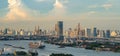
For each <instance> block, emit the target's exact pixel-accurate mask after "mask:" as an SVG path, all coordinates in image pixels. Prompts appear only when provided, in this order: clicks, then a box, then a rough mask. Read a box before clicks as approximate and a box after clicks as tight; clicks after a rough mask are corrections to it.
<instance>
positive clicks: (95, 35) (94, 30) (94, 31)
mask: <svg viewBox="0 0 120 56" xmlns="http://www.w3.org/2000/svg"><path fill="white" fill-rule="evenodd" d="M92 36H93V37H97V28H96V27H94V28H93V29H92Z"/></svg>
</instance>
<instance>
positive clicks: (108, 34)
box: [106, 30, 110, 38]
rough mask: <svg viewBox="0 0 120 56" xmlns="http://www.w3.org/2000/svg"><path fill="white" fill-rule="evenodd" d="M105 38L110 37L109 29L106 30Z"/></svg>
mask: <svg viewBox="0 0 120 56" xmlns="http://www.w3.org/2000/svg"><path fill="white" fill-rule="evenodd" d="M106 38H110V30H106Z"/></svg>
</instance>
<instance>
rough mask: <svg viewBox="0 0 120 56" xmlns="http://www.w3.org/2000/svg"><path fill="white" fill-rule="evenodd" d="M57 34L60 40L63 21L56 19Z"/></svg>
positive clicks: (61, 38)
mask: <svg viewBox="0 0 120 56" xmlns="http://www.w3.org/2000/svg"><path fill="white" fill-rule="evenodd" d="M56 28H57V29H56V30H57V35H58V37H59V39H60V40H63V39H64V38H63V21H58V22H57V27H56Z"/></svg>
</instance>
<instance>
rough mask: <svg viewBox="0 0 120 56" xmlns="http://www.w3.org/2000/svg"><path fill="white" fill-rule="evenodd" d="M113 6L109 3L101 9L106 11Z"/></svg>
mask: <svg viewBox="0 0 120 56" xmlns="http://www.w3.org/2000/svg"><path fill="white" fill-rule="evenodd" d="M112 6H113V5H112V4H110V3H107V4H103V5H102V7H103V8H105V9H106V10H108V9H109V8H111V7H112Z"/></svg>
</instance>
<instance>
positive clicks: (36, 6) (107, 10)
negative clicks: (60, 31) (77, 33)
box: [0, 0, 120, 30]
mask: <svg viewBox="0 0 120 56" xmlns="http://www.w3.org/2000/svg"><path fill="white" fill-rule="evenodd" d="M119 2H120V0H99V1H98V0H85V1H84V0H1V1H0V29H3V28H8V27H10V28H13V29H19V28H20V29H25V30H34V27H35V26H40V28H41V29H45V30H46V29H47V30H49V29H53V28H54V26H55V24H56V23H57V21H63V23H64V30H67V29H68V28H76V27H77V24H78V23H81V26H82V28H85V27H86V28H92V27H97V28H98V29H102V30H107V29H110V30H120V22H119V21H120V13H119V12H120V6H119V5H120V3H119Z"/></svg>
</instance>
